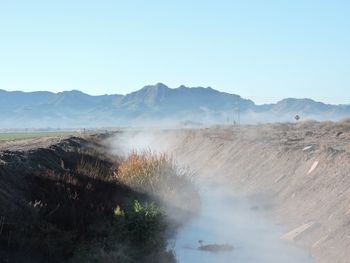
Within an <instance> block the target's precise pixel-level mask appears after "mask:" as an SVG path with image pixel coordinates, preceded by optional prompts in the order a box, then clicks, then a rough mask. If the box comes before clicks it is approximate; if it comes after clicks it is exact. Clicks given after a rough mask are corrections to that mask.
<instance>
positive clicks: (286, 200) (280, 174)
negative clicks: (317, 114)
mask: <svg viewBox="0 0 350 263" xmlns="http://www.w3.org/2000/svg"><path fill="white" fill-rule="evenodd" d="M156 137H157V143H158V144H159V145H161V146H162V147H163V148H164V149H172V152H173V153H174V155H175V156H176V158H178V159H179V160H180V162H181V163H186V164H188V165H189V166H190V167H191V168H193V169H195V170H196V171H197V173H198V174H200V175H202V176H209V177H215V178H217V179H218V180H221V178H223V177H224V178H225V180H227V181H228V182H230V184H231V186H232V190H233V191H236V192H238V193H241V194H242V195H245V196H247V197H249V198H250V199H251V200H252V202H255V203H256V205H255V206H254V207H252V209H254V210H259V211H262V212H263V213H265V214H266V216H270V217H271V218H272V219H273V220H274V221H275V223H277V224H281V225H283V226H284V227H286V229H287V231H286V234H285V235H284V236H283V237H281V238H282V239H285V240H289V241H291V242H295V243H296V244H297V245H300V246H305V247H307V248H308V249H309V250H310V252H311V254H312V256H313V258H314V260H315V262H316V263H331V262H332V263H334V262H337V263H338V262H339V263H346V262H349V259H350V122H349V121H343V122H339V123H331V122H323V123H318V122H303V123H298V124H270V125H256V126H239V127H238V126H236V127H227V126H226V127H212V128H208V129H193V130H180V131H166V132H162V133H159V134H158V133H157V136H156Z"/></svg>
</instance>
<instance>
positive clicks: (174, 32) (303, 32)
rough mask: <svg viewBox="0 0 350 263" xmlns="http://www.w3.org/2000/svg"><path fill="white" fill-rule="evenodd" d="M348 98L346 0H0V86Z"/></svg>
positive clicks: (349, 6) (263, 98) (349, 5)
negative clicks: (159, 87)
mask: <svg viewBox="0 0 350 263" xmlns="http://www.w3.org/2000/svg"><path fill="white" fill-rule="evenodd" d="M157 82H163V83H165V84H167V85H168V86H170V87H171V88H175V87H177V86H179V85H181V84H185V85H186V86H211V87H213V88H215V89H219V90H222V91H227V92H231V93H238V94H240V95H241V96H243V97H247V98H251V99H253V100H255V101H256V102H258V103H264V102H272V101H276V100H278V99H281V98H283V97H312V98H314V99H317V100H321V101H325V102H330V103H350V1H347V0H344V1H337V0H328V1H322V0H317V1H316V0H289V1H287V0H274V1H272V0H271V1H270V0H255V1H253V0H244V1H243V0H240V1H238V0H237V1H235V0H230V1H229V0H227V1H223V0H211V1H206V0H173V1H170V0H168V1H167V0H159V1H154V0H147V1H146V0H145V1H133V0H124V1H118V0H114V1H112V0H111V1H104V0H98V1H97V0H96V1H89V0H84V1H79V0H59V1H48V0H43V1H37V0H30V1H29V0H23V1H17V0H0V89H6V90H23V91H33V90H51V91H62V90H71V89H79V90H82V91H84V92H86V93H89V94H106V93H121V94H125V93H128V92H131V91H134V90H136V89H139V88H141V87H142V86H144V85H146V84H154V83H157Z"/></svg>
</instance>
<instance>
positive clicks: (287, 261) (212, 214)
mask: <svg viewBox="0 0 350 263" xmlns="http://www.w3.org/2000/svg"><path fill="white" fill-rule="evenodd" d="M224 188H225V187H224V186H218V185H216V186H211V187H204V188H202V191H201V194H202V208H201V211H200V213H199V215H198V216H197V217H195V218H194V219H193V220H192V221H191V222H189V223H188V224H187V225H185V226H184V227H183V228H182V229H180V230H179V232H178V234H177V235H176V237H175V240H174V250H175V253H176V257H177V259H178V262H180V263H190V262H191V263H192V262H201V263H214V262H215V263H228V262H235V263H310V262H312V260H311V258H310V256H309V254H308V253H307V251H305V250H304V249H301V248H298V247H296V246H293V245H292V244H290V243H288V242H286V241H283V240H281V239H280V237H281V235H282V234H283V232H282V230H281V229H280V228H279V227H276V226H275V225H273V224H272V223H271V222H269V221H268V220H267V219H266V218H264V217H263V216H262V215H261V214H259V212H257V211H255V210H254V209H252V206H251V204H249V202H248V201H247V200H244V199H242V198H240V197H237V196H235V195H234V194H233V193H232V191H225V190H224ZM200 240H201V241H200ZM211 244H219V245H224V244H226V245H232V246H233V247H234V249H233V250H232V251H222V252H212V251H201V250H198V247H199V246H201V245H202V246H205V245H211Z"/></svg>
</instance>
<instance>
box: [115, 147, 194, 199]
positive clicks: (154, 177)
mask: <svg viewBox="0 0 350 263" xmlns="http://www.w3.org/2000/svg"><path fill="white" fill-rule="evenodd" d="M115 175H116V178H117V179H118V181H120V182H121V183H123V184H125V185H127V186H129V187H131V188H133V189H135V190H137V191H139V192H142V193H148V194H151V195H156V196H158V197H161V198H164V197H165V196H171V195H173V194H175V193H176V191H178V190H181V189H185V188H186V187H188V185H192V184H193V174H191V173H190V172H189V171H187V170H185V169H179V168H178V167H177V166H176V163H175V162H174V161H173V159H172V158H170V157H169V156H167V155H166V154H157V153H153V152H151V151H143V152H140V153H139V152H133V153H131V154H130V155H129V156H128V157H127V158H126V159H125V160H124V161H123V162H122V163H121V164H120V166H119V169H118V171H117V172H116V173H115Z"/></svg>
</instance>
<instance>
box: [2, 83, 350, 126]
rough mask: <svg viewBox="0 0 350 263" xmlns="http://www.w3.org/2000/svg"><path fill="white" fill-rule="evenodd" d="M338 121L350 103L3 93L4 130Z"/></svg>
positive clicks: (153, 90) (185, 93)
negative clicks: (259, 103)
mask: <svg viewBox="0 0 350 263" xmlns="http://www.w3.org/2000/svg"><path fill="white" fill-rule="evenodd" d="M296 114H299V115H300V116H301V117H302V118H303V119H317V120H337V119H342V118H347V117H350V105H330V104H324V103H321V102H316V101H313V100H311V99H293V98H288V99H284V100H282V101H279V102H277V103H276V104H265V105H256V104H255V103H254V102H253V101H251V100H248V99H244V98H242V97H240V96H239V95H235V94H229V93H225V92H220V91H217V90H214V89H212V88H203V87H195V88H188V87H185V86H180V87H179V88H176V89H170V88H168V87H167V86H166V85H164V84H161V83H158V84H156V85H151V86H145V87H143V88H142V89H140V90H138V91H135V92H132V93H130V94H127V95H118V94H115V95H102V96H90V95H88V94H85V93H83V92H81V91H77V90H73V91H64V92H59V93H52V92H46V91H40V92H20V91H14V92H8V91H5V90H0V128H2V129H7V128H8V129H10V128H48V127H51V128H79V127H80V128H82V127H87V128H88V127H112V126H127V125H135V124H136V125H162V124H163V125H164V124H169V125H176V124H200V123H205V124H214V123H218V124H219V123H233V122H234V121H236V122H238V121H240V122H242V123H256V122H272V121H293V118H294V116H295V115H296Z"/></svg>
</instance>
